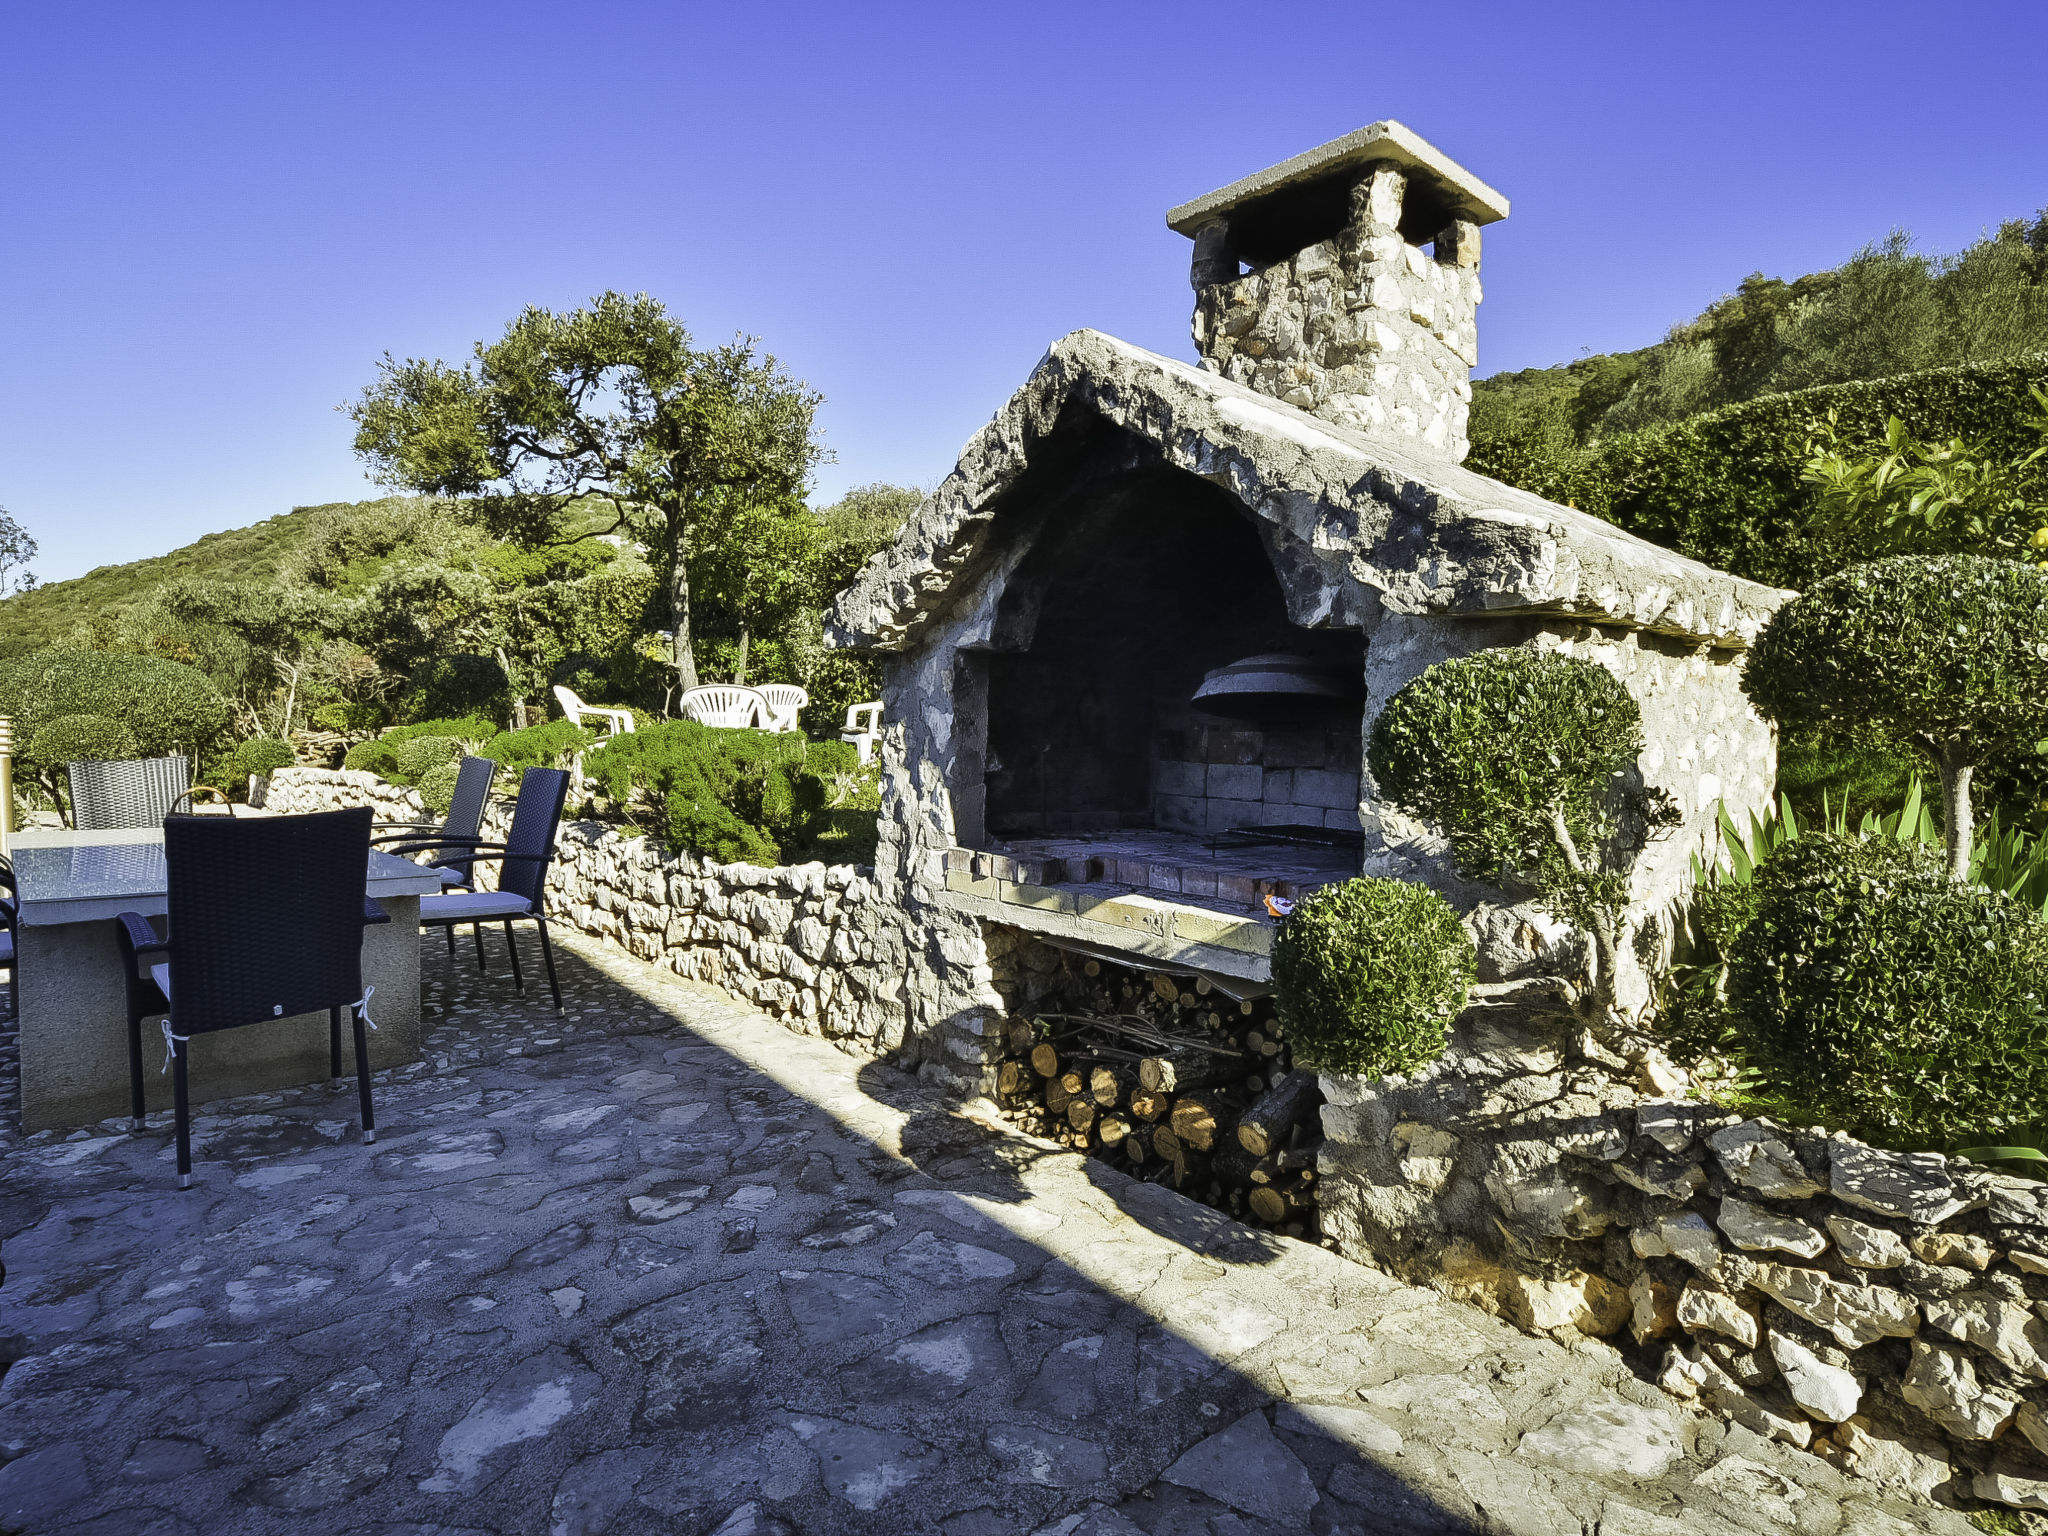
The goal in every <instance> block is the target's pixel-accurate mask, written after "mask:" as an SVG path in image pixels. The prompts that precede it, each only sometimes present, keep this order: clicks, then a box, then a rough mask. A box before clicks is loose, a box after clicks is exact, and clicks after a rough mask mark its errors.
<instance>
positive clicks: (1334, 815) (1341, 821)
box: [1323, 805, 1365, 832]
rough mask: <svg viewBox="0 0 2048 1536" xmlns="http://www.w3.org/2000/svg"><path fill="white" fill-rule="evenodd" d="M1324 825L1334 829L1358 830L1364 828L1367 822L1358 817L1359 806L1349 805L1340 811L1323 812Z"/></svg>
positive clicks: (1342, 830)
mask: <svg viewBox="0 0 2048 1536" xmlns="http://www.w3.org/2000/svg"><path fill="white" fill-rule="evenodd" d="M1323 825H1324V826H1326V827H1328V828H1330V829H1331V830H1332V831H1338V832H1357V831H1360V830H1362V829H1363V827H1364V825H1365V824H1364V823H1363V822H1361V821H1360V820H1359V819H1358V807H1357V806H1355V805H1347V806H1345V807H1344V808H1343V809H1342V810H1339V811H1325V812H1323Z"/></svg>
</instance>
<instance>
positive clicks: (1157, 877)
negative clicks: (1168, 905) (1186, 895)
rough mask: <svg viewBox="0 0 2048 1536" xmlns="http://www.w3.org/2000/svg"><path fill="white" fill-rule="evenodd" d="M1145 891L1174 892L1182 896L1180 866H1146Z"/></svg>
mask: <svg viewBox="0 0 2048 1536" xmlns="http://www.w3.org/2000/svg"><path fill="white" fill-rule="evenodd" d="M1145 889H1147V890H1148V891H1172V892H1173V893H1174V894H1175V895H1179V894H1180V866H1179V865H1178V864H1148V865H1146V866H1145Z"/></svg>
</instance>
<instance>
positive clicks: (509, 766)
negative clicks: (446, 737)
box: [478, 720, 597, 773]
mask: <svg viewBox="0 0 2048 1536" xmlns="http://www.w3.org/2000/svg"><path fill="white" fill-rule="evenodd" d="M596 740H597V732H596V731H593V730H590V729H588V728H587V727H585V726H579V725H571V724H570V723H569V722H568V721H567V720H550V721H548V722H546V723H545V724H543V725H529V726H528V727H527V728H526V729H525V730H523V731H500V732H498V733H497V734H496V735H494V736H492V737H491V739H490V740H489V741H487V742H485V743H484V746H483V750H482V752H481V753H479V754H478V755H479V756H482V757H488V758H490V759H491V760H492V761H493V762H495V763H496V764H497V765H498V771H499V772H500V773H519V772H523V771H524V770H525V769H528V768H566V767H568V766H569V763H570V761H571V760H572V759H573V758H574V757H575V756H576V754H577V753H578V752H581V751H583V750H584V749H585V748H587V747H589V746H590V745H591V744H592V743H593V742H595V741H596Z"/></svg>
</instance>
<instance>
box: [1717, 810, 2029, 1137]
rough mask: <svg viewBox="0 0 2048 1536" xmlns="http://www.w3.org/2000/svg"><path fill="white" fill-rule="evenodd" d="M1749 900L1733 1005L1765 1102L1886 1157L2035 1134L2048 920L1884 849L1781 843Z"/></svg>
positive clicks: (1921, 857)
mask: <svg viewBox="0 0 2048 1536" xmlns="http://www.w3.org/2000/svg"><path fill="white" fill-rule="evenodd" d="M1757 885H1758V889H1757V893H1756V898H1755V900H1756V910H1755V914H1754V916H1752V917H1751V919H1750V920H1749V921H1748V923H1746V924H1745V925H1744V926H1743V928H1742V931H1741V932H1740V934H1739V935H1738V936H1737V937H1736V939H1735V942H1734V949H1733V953H1732V955H1731V956H1730V964H1729V978H1728V993H1729V1002H1730V1006H1731V1007H1732V1008H1733V1010H1734V1011H1735V1013H1736V1014H1737V1016H1738V1017H1739V1018H1740V1019H1741V1021H1742V1029H1743V1037H1744V1042H1745V1046H1746V1049H1747V1051H1748V1054H1749V1057H1750V1059H1751V1061H1752V1062H1753V1063H1754V1064H1755V1065H1756V1067H1758V1068H1759V1069H1760V1071H1761V1073H1762V1075H1763V1076H1764V1078H1765V1079H1766V1080H1767V1082H1768V1083H1769V1084H1770V1085H1771V1086H1772V1087H1773V1088H1775V1089H1776V1090H1778V1091H1779V1092H1781V1093H1783V1094H1784V1095H1785V1096H1786V1097H1787V1098H1788V1099H1789V1100H1790V1101H1792V1102H1794V1103H1796V1104H1797V1105H1798V1106H1800V1107H1801V1109H1802V1110H1803V1111H1804V1112H1805V1113H1806V1114H1808V1115H1809V1116H1810V1117H1812V1118H1816V1119H1819V1120H1821V1121H1823V1122H1824V1123H1826V1124H1829V1125H1831V1126H1835V1127H1838V1128H1840V1129H1844V1130H1848V1131H1850V1132H1852V1133H1855V1134H1858V1135H1863V1136H1867V1137H1869V1138H1871V1139H1873V1140H1878V1141H1882V1142H1886V1143H1888V1144H1893V1145H1896V1144H1898V1142H1899V1141H1900V1140H1913V1139H1919V1140H1923V1141H1928V1142H1932V1143H1934V1144H1936V1145H1948V1144H1953V1143H1954V1142H1956V1141H1957V1140H1959V1139H1961V1138H1965V1137H1968V1138H1972V1139H1975V1138H1979V1137H1981V1136H1982V1135H1983V1134H1985V1133H1986V1132H1990V1133H1993V1134H1997V1133H1999V1132H2002V1131H2005V1130H2008V1129H2012V1128H2018V1127H2024V1126H2027V1125H2030V1124H2032V1123H2034V1122H2035V1121H2036V1120H2037V1119H2038V1117H2039V1113H2040V1108H2039V1106H2040V1104H2041V1102H2042V1096H2043V1093H2044V1092H2048V921H2044V920H2043V919H2042V918H2041V917H2040V916H2039V915H2038V914H2036V913H2035V912H2033V911H2031V910H2029V909H2028V908H2026V907H2023V906H2021V905H2020V904H2019V903H2018V902H2015V901H2013V900H2011V899H2010V898H2009V897H2006V896H2003V895H2000V894H1997V893H1991V892H1985V891H1982V890H1979V889H1976V888H1973V887H1970V886H1967V885H1964V884H1961V883H1959V882H1957V881H1955V880H1952V879H1950V878H1949V877H1948V875H1947V873H1946V871H1945V870H1944V868H1943V866H1942V862H1941V860H1940V859H1939V858H1938V857H1937V856H1936V855H1935V854H1934V853H1933V851H1932V850H1931V849H1927V848H1925V847H1924V846H1923V845H1921V844H1919V843H1917V842H1915V841H1910V840H1909V841H1899V840H1897V839H1895V838H1882V837H1876V838H1870V839H1846V838H1842V837H1839V836H1835V835H1832V834H1827V833H1820V834H1813V835H1809V836H1802V837H1799V838H1796V839H1792V840H1790V841H1788V842H1787V843H1786V844H1785V845H1784V846H1783V847H1781V848H1780V849H1779V850H1778V851H1777V852H1776V853H1775V854H1774V855H1773V856H1772V857H1771V858H1770V859H1769V860H1768V861H1767V862H1766V863H1765V864H1764V866H1763V869H1762V873H1761V876H1760V878H1759V879H1758V882H1757Z"/></svg>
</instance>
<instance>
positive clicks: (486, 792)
mask: <svg viewBox="0 0 2048 1536" xmlns="http://www.w3.org/2000/svg"><path fill="white" fill-rule="evenodd" d="M497 776H498V765H497V764H496V763H495V762H493V761H492V760H491V759H490V758H488V757H465V758H464V759H463V760H462V767H461V768H460V769H459V770H458V771H457V773H456V775H455V794H454V797H453V798H452V799H450V800H449V802H448V814H447V816H446V817H444V818H443V819H442V821H441V823H440V825H438V826H436V825H435V824H434V823H433V822H431V821H380V822H378V823H377V828H378V830H379V831H384V830H385V829H387V828H389V829H394V830H391V831H390V832H389V833H388V835H386V836H384V837H373V838H371V839H370V846H371V847H372V848H385V847H388V846H389V845H391V844H395V843H408V844H417V843H419V842H420V841H421V840H422V839H423V838H424V839H430V840H431V841H432V842H433V843H435V844H436V845H437V846H438V845H445V847H446V849H447V851H446V852H444V853H441V854H438V855H436V856H435V857H434V858H431V859H429V860H427V867H428V868H429V869H431V870H434V871H435V872H436V873H438V874H439V875H440V877H441V889H442V890H444V891H466V890H468V889H469V888H470V887H471V885H473V884H474V883H475V882H474V874H475V870H476V855H475V852H474V849H475V846H476V843H477V841H478V840H479V839H480V838H481V837H482V836H483V830H484V810H485V808H486V807H487V806H489V804H490V801H491V781H492V780H493V779H495V778H496V777H497ZM465 845H466V846H467V848H468V849H469V850H470V851H466V852H465V851H462V850H463V849H464V848H465ZM442 932H444V933H446V934H447V935H448V953H449V954H451V955H452V954H454V953H455V925H454V924H453V923H450V924H448V925H447V927H445V928H444V929H443V930H442ZM476 953H477V960H478V962H479V963H481V962H482V960H483V953H484V937H483V931H482V930H481V929H478V930H477V931H476Z"/></svg>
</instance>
